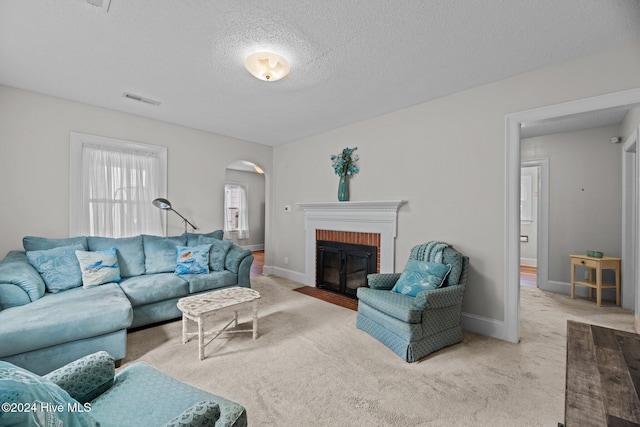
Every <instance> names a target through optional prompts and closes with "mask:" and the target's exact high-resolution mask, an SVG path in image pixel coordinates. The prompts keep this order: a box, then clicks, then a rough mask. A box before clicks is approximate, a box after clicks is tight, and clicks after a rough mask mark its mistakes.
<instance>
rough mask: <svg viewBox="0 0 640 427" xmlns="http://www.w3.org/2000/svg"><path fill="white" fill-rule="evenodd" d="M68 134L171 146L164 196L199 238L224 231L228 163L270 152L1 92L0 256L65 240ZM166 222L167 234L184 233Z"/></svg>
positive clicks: (265, 158)
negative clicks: (41, 240)
mask: <svg viewBox="0 0 640 427" xmlns="http://www.w3.org/2000/svg"><path fill="white" fill-rule="evenodd" d="M149 108H154V107H149ZM158 108H161V107H158ZM71 131H75V132H82V133H88V134H93V135H100V136H106V137H110V138H118V139H124V140H130V141H135V142H142V143H147V144H156V145H161V146H165V147H168V198H169V200H171V202H172V204H173V206H174V208H175V209H176V210H177V211H178V212H180V213H181V214H182V215H184V216H185V217H187V218H189V220H191V221H192V222H193V223H195V224H196V225H197V226H198V227H200V230H201V231H203V232H208V231H211V230H215V229H220V228H222V223H223V212H222V206H221V200H222V199H223V192H224V180H225V171H226V166H227V165H228V164H229V163H231V162H234V161H236V160H240V159H244V160H249V161H252V162H254V163H256V164H259V165H261V167H263V168H264V169H265V171H266V172H267V173H270V168H271V164H272V154H273V149H272V148H271V147H268V146H264V145H260V144H254V143H250V142H246V141H241V140H237V139H233V138H229V137H225V136H221V135H215V134H211V133H207V132H201V131H196V130H193V129H188V128H185V127H180V126H176V125H171V124H168V123H164V122H159V121H155V120H149V119H144V118H141V117H138V116H134V115H129V114H123V113H118V112H115V111H111V110H107V109H103V108H98V107H92V106H88V105H85V104H80V103H76V102H71V101H66V100H62V99H59V98H54V97H50V96H45V95H40V94H36V93H33V92H27V91H23V90H19V89H14V88H10V87H6V86H0V181H1V182H2V183H3V185H2V186H1V188H0V200H2V203H1V204H0V218H1V219H2V221H0V233H1V234H0V235H1V236H2V239H0V257H4V254H5V253H6V252H7V251H9V250H11V249H22V237H23V236H25V235H36V236H47V237H66V236H68V232H69V230H68V228H69V132H71ZM167 218H168V222H169V228H168V233H169V235H175V234H180V233H182V232H183V230H184V229H183V224H182V222H181V220H180V218H179V217H178V216H177V215H175V214H172V213H171V212H169V213H168V217H167Z"/></svg>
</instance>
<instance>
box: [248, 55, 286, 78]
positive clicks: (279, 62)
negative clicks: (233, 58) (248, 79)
mask: <svg viewBox="0 0 640 427" xmlns="http://www.w3.org/2000/svg"><path fill="white" fill-rule="evenodd" d="M244 66H245V67H246V69H247V71H249V72H250V73H251V75H252V76H254V77H255V78H257V79H260V80H264V81H265V82H275V81H276V80H280V79H281V78H283V77H286V76H287V74H289V71H291V68H290V67H289V63H288V62H287V60H286V59H284V58H283V57H282V56H280V55H278V54H276V53H272V52H256V53H252V54H251V55H249V56H247V58H246V59H245V60H244Z"/></svg>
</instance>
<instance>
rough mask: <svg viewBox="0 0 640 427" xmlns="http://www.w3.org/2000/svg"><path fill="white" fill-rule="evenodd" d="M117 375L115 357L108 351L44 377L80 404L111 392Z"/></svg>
mask: <svg viewBox="0 0 640 427" xmlns="http://www.w3.org/2000/svg"><path fill="white" fill-rule="evenodd" d="M115 375H116V369H115V362H114V360H113V357H111V355H110V354H109V353H107V352H106V351H98V352H96V353H93V354H90V355H88V356H84V357H81V358H80V359H78V360H74V361H73V362H71V363H68V364H66V365H64V366H63V367H61V368H58V369H56V370H55V371H53V372H49V373H48V374H46V375H43V377H44V378H46V379H48V380H50V381H52V382H53V383H55V384H56V385H58V386H59V387H62V389H63V390H65V391H66V392H67V393H69V396H71V397H72V398H74V399H76V400H77V401H78V402H80V403H86V402H90V401H92V400H93V399H95V398H96V397H98V396H100V395H101V394H102V393H104V392H105V391H107V390H109V389H110V388H111V386H112V385H113V383H114V378H115Z"/></svg>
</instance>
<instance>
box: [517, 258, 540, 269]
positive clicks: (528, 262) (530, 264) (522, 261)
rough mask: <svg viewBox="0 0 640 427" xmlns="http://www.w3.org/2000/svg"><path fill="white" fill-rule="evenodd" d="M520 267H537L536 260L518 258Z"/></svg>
mask: <svg viewBox="0 0 640 427" xmlns="http://www.w3.org/2000/svg"><path fill="white" fill-rule="evenodd" d="M520 265H526V266H527V267H537V266H538V260H537V259H535V258H520Z"/></svg>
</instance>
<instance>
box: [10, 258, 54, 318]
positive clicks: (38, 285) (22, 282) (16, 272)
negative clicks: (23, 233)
mask: <svg viewBox="0 0 640 427" xmlns="http://www.w3.org/2000/svg"><path fill="white" fill-rule="evenodd" d="M3 284H7V285H6V286H2V285H3ZM11 285H15V286H11ZM0 286H2V288H1V289H0V307H4V308H9V307H14V306H16V305H22V304H28V303H29V302H31V301H35V300H37V299H38V298H40V297H42V296H43V295H44V291H45V285H44V280H42V276H40V273H38V272H37V271H36V269H35V268H34V267H33V266H32V265H31V263H30V262H29V259H28V258H27V254H26V253H24V252H19V251H11V252H9V253H8V254H7V256H6V257H5V258H4V260H2V262H0ZM13 288H18V289H13ZM20 291H22V292H20ZM25 297H26V298H25Z"/></svg>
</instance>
